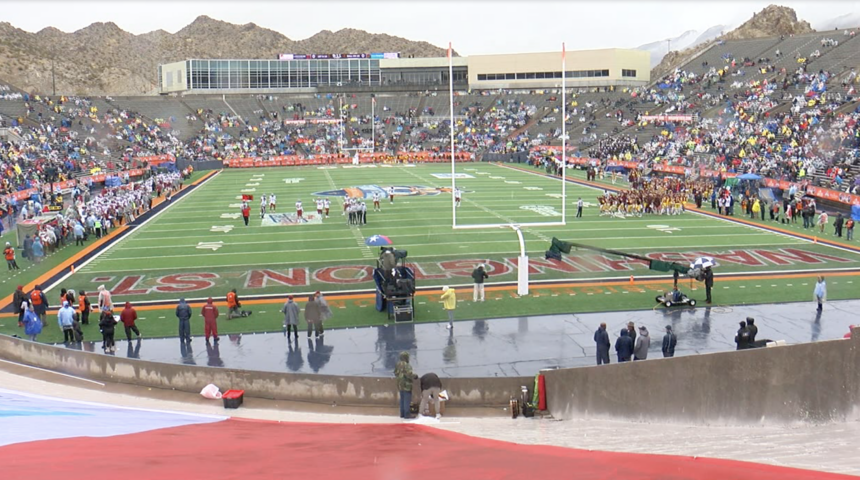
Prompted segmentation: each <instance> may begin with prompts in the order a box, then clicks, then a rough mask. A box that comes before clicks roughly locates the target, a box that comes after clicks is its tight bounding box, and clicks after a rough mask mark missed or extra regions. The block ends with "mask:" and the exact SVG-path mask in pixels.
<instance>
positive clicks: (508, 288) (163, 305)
mask: <svg viewBox="0 0 860 480" xmlns="http://www.w3.org/2000/svg"><path fill="white" fill-rule="evenodd" d="M819 273H821V271H820V270H809V271H806V272H802V273H790V274H780V273H778V272H775V273H770V274H762V275H750V274H735V275H720V277H719V279H720V282H721V283H722V282H739V281H747V280H749V281H752V280H791V279H800V278H815V277H816V276H817V275H818V274H819ZM825 273H826V274H827V277H828V278H831V277H857V276H860V269H853V270H850V271H843V272H834V271H826V272H825ZM673 282H674V280H673V278H672V277H671V276H661V277H660V278H654V279H642V280H638V279H635V278H634V281H633V282H630V280H629V279H628V280H618V279H617V277H615V278H614V279H611V280H605V281H595V280H593V279H589V280H582V281H557V282H546V283H538V284H530V285H529V290H530V291H535V290H538V291H546V290H555V289H559V288H589V287H623V286H627V287H632V288H638V287H642V286H657V285H666V286H668V285H671V284H673ZM471 285H472V284H471V283H470V284H459V285H453V287H454V288H461V287H462V288H467V287H470V286H471ZM431 288H432V289H431ZM484 290H485V291H487V292H516V291H517V285H516V283H505V284H501V285H495V286H490V285H487V287H486V288H485V289H484ZM289 295H293V296H294V297H295V299H294V301H295V302H296V303H304V302H307V299H306V298H305V297H306V296H307V295H303V294H300V293H299V294H296V293H292V294H289V293H284V294H275V295H269V296H267V297H266V298H259V297H256V298H255V297H246V298H249V299H247V300H242V305H283V303H284V302H285V301H286V299H287V296H289ZM438 295H441V293H440V287H430V288H427V289H424V290H419V291H416V292H415V296H416V297H434V296H438ZM528 296H529V297H531V296H533V295H532V294H531V293H529V295H528ZM537 296H540V295H537ZM375 298H376V293H368V292H366V291H365V292H356V293H346V294H337V293H334V292H332V293H328V294H326V300H328V301H339V300H373V299H375ZM511 298H521V297H520V295H517V294H516V293H512V294H511ZM177 303H178V300H155V301H152V302H148V303H138V302H135V304H134V309H135V310H137V311H139V312H142V311H154V310H168V309H171V308H174V307H175V306H176V305H177ZM187 303H188V306H189V307H192V308H201V307H203V306H204V305H205V304H206V302H205V301H204V300H193V301H188V302H187ZM213 303H214V304H215V305H216V306H219V307H226V306H227V302H226V301H220V300H219V301H214V302H213ZM54 311H56V309H55V308H51V309H49V312H54ZM93 311H98V309H97V307H95V306H94V307H93ZM12 317H17V315H16V314H14V313H0V318H12Z"/></svg>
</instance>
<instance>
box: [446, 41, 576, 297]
mask: <svg viewBox="0 0 860 480" xmlns="http://www.w3.org/2000/svg"><path fill="white" fill-rule="evenodd" d="M566 67H567V63H566V59H565V44H564V43H562V44H561V129H562V130H561V164H562V165H561V221H557V222H527V223H517V222H515V221H512V219H506V220H511V221H509V222H507V223H483V224H469V225H463V224H458V223H457V204H456V201H455V199H454V192H455V191H456V189H457V182H456V177H457V168H456V165H457V161H456V159H455V157H454V60H453V53H452V49H451V43H450V42H449V43H448V89H449V97H450V99H449V100H450V105H449V107H450V116H451V118H450V122H451V210H452V217H451V218H452V224H451V228H453V229H454V230H476V229H488V228H511V229H513V230H514V231H515V232H516V234H517V239H518V240H519V244H520V255H519V259H518V262H517V294H519V295H528V292H529V273H528V272H529V257H528V256H527V255H526V244H525V240H524V239H523V233H522V230H521V229H522V228H528V227H563V226H566V225H567V188H566V187H567V181H566V178H567V126H566V113H567V105H566V103H567V91H566V90H567V71H566ZM503 219H504V218H503Z"/></svg>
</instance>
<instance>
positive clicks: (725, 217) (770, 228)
mask: <svg viewBox="0 0 860 480" xmlns="http://www.w3.org/2000/svg"><path fill="white" fill-rule="evenodd" d="M492 165H495V166H497V167H501V168H507V169H510V170H515V171H519V172H523V173H530V174H532V175H538V176H542V177H547V178H554V179H557V180H561V178H560V177H559V176H556V175H550V174H548V173H541V172H535V171H531V170H528V169H525V168H522V167H517V166H513V165H505V164H501V163H492ZM564 179H565V181H567V182H569V183H573V184H575V185H580V186H583V187H591V188H595V189H600V190H609V191H612V192H621V191H624V190H627V189H625V188H620V187H614V186H611V185H602V184H599V183H595V182H589V181H587V180H582V179H579V178H574V177H570V176H565V177H564ZM690 205H691V204H690V203H689V202H686V204H685V206H684V208H685V209H686V210H687V211H690V212H693V213H697V214H699V215H704V216H707V217H711V218H715V219H719V220H725V221H727V222H734V223H738V224H741V225H744V226H748V227H754V228H758V229H760V230H765V231H768V232H771V233H776V234H780V235H786V236H790V237H794V238H798V239H801V240H806V241H809V242H811V243H820V244H823V245H827V246H829V247H833V248H837V249H842V250H848V251H850V252H852V253H860V247H858V246H854V245H851V244H847V243H842V242H837V241H835V240H829V239H826V238H818V237H817V236H814V235H807V234H805V233H800V232H793V231H791V230H785V229H782V228H779V227H773V226H770V225H762V224H759V223H755V222H751V221H749V220H745V219H743V218H740V217H734V216H731V217H730V216H728V215H720V214H719V213H714V212H710V211H708V210H705V209H702V208H696V207H693V206H690Z"/></svg>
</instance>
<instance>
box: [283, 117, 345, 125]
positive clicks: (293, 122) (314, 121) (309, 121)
mask: <svg viewBox="0 0 860 480" xmlns="http://www.w3.org/2000/svg"><path fill="white" fill-rule="evenodd" d="M335 123H340V120H339V119H337V118H306V119H303V120H284V121H283V124H284V125H307V124H313V125H322V124H335Z"/></svg>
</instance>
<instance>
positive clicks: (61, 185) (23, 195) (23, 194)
mask: <svg viewBox="0 0 860 480" xmlns="http://www.w3.org/2000/svg"><path fill="white" fill-rule="evenodd" d="M122 173H128V176H129V177H139V176H141V175H143V174H144V171H143V169H140V168H133V169H131V170H126V171H125V172H119V173H116V174H104V173H100V174H98V175H89V176H86V177H80V178H77V179H71V180H63V181H62V182H54V183H53V184H44V185H40V186H39V187H36V188H28V189H26V190H19V191H17V192H14V193H10V194H8V195H5V196H4V199H5V200H9V199H11V198H12V197H14V198H15V199H16V200H19V201H20V200H27V199H28V198H30V197H31V196H32V195H33V194H36V193H39V191H40V190H44V191H47V190H48V189H49V188H50V185H53V188H54V192H55V193H57V192H60V191H62V190H65V189H67V188H72V187H74V186H75V185H77V184H78V182H86V181H88V180H92V181H93V183H103V182H104V181H105V178H107V177H110V176H116V175H119V174H122Z"/></svg>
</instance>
